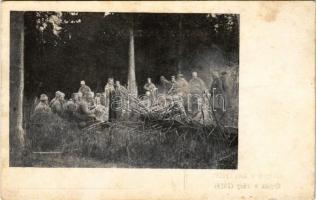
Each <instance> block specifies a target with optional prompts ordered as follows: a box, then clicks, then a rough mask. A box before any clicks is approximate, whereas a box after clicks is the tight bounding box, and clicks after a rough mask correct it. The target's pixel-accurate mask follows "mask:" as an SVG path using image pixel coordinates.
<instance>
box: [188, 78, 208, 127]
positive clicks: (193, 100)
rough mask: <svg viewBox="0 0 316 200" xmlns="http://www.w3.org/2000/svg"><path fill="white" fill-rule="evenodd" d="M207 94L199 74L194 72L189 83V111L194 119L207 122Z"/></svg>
mask: <svg viewBox="0 0 316 200" xmlns="http://www.w3.org/2000/svg"><path fill="white" fill-rule="evenodd" d="M206 93H207V90H206V86H205V83H204V81H203V80H202V79H201V78H199V77H198V75H197V72H192V79H191V80H190V82H189V97H188V98H189V102H188V103H189V105H188V106H189V109H188V110H189V111H190V112H191V114H192V117H193V119H195V120H197V121H200V122H203V123H204V121H205V110H207V109H206V108H205V103H206V99H205V94H206Z"/></svg>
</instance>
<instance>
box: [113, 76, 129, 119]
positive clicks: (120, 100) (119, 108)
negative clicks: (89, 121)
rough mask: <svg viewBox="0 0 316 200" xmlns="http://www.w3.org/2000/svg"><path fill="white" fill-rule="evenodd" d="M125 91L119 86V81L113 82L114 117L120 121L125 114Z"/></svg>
mask: <svg viewBox="0 0 316 200" xmlns="http://www.w3.org/2000/svg"><path fill="white" fill-rule="evenodd" d="M126 91H127V89H126V88H125V87H124V86H122V85H121V83H120V81H115V99H114V101H113V104H114V109H115V111H116V117H117V118H119V119H121V118H122V117H124V115H125V113H126V101H127V99H125V96H124V94H126Z"/></svg>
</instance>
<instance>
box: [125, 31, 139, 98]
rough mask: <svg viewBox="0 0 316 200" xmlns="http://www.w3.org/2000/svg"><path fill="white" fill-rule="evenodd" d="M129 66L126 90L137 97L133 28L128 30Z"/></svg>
mask: <svg viewBox="0 0 316 200" xmlns="http://www.w3.org/2000/svg"><path fill="white" fill-rule="evenodd" d="M128 55H129V63H128V64H129V66H128V83H127V88H128V90H129V91H130V93H131V94H132V95H133V96H137V85H136V75H135V52H134V31H133V26H132V25H131V26H130V28H129V52H128Z"/></svg>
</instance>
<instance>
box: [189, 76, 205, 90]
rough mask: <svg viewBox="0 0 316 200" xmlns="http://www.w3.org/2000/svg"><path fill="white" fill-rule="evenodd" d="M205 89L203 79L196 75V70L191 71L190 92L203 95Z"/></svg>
mask: <svg viewBox="0 0 316 200" xmlns="http://www.w3.org/2000/svg"><path fill="white" fill-rule="evenodd" d="M205 91H206V86H205V83H204V81H203V80H202V79H201V78H199V77H198V75H197V72H192V79H191V80H190V82H189V92H190V94H198V95H203V93H204V92H205Z"/></svg>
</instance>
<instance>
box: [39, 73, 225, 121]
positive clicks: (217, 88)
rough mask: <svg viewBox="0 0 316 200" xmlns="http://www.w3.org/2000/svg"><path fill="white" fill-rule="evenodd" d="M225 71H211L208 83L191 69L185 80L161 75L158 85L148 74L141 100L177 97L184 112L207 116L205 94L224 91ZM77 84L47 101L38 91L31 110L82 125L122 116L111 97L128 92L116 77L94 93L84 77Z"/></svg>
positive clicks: (221, 105) (222, 103) (210, 94)
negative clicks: (75, 88)
mask: <svg viewBox="0 0 316 200" xmlns="http://www.w3.org/2000/svg"><path fill="white" fill-rule="evenodd" d="M224 75H225V72H224V73H222V74H221V75H219V74H216V73H213V74H212V77H211V83H210V86H209V87H207V86H206V84H205V82H204V81H203V80H202V79H201V78H200V77H198V74H197V72H192V78H191V80H190V81H187V80H186V79H185V78H184V76H183V74H181V73H179V74H178V75H177V76H172V77H171V80H170V81H169V80H168V79H167V78H165V77H164V76H161V77H160V84H159V88H158V87H157V86H156V85H155V84H154V83H153V82H152V79H151V78H148V79H147V83H146V84H145V85H144V87H143V88H144V90H145V96H144V97H145V98H143V101H144V100H145V102H149V103H147V104H146V105H147V107H148V108H149V109H150V107H152V106H154V104H155V103H156V102H157V100H158V99H159V96H171V97H173V98H178V99H180V104H181V106H180V107H182V108H183V112H184V114H185V115H186V114H187V113H188V114H190V115H191V116H192V117H193V118H196V119H197V120H198V121H199V120H201V119H202V117H203V121H205V120H206V119H208V120H210V116H209V112H208V111H206V109H208V108H206V107H205V106H204V105H205V103H206V102H208V101H207V99H206V98H208V97H209V96H214V97H215V96H218V95H222V94H224V93H225V87H224V84H223V81H222V79H221V77H222V76H224ZM80 84H81V86H80V88H79V90H78V92H76V93H73V94H72V96H71V98H70V99H69V100H66V99H65V94H64V93H63V92H61V91H57V92H56V93H55V97H54V98H53V99H52V100H51V101H50V102H49V100H48V96H47V95H46V94H41V95H40V99H39V100H40V102H39V103H38V104H37V105H36V107H35V110H34V113H35V114H36V113H55V114H57V115H59V116H60V117H62V118H67V119H69V120H73V121H76V122H78V123H79V124H80V125H82V126H85V125H87V124H88V123H89V122H95V121H102V122H103V121H111V120H113V119H118V118H120V117H122V116H123V114H124V112H125V113H126V109H124V108H122V107H121V108H122V109H114V107H113V105H114V104H115V102H116V101H114V99H115V98H117V97H122V96H123V95H122V94H123V93H126V92H128V91H127V89H126V88H125V87H124V86H122V85H121V84H120V82H119V81H115V82H114V79H113V78H109V79H108V81H107V83H106V85H105V88H104V92H103V93H96V94H94V92H92V91H91V89H90V87H89V86H87V85H86V84H85V81H81V82H80ZM120 100H121V98H120ZM220 100H221V102H220V105H219V106H220V107H222V108H223V105H224V104H225V102H224V98H222V99H220ZM113 103H114V104H113ZM178 103H179V101H178ZM215 103H216V102H215ZM215 106H216V105H215ZM221 110H223V109H221ZM224 110H225V109H224ZM203 112H204V113H203ZM206 121H207V120H206Z"/></svg>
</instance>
